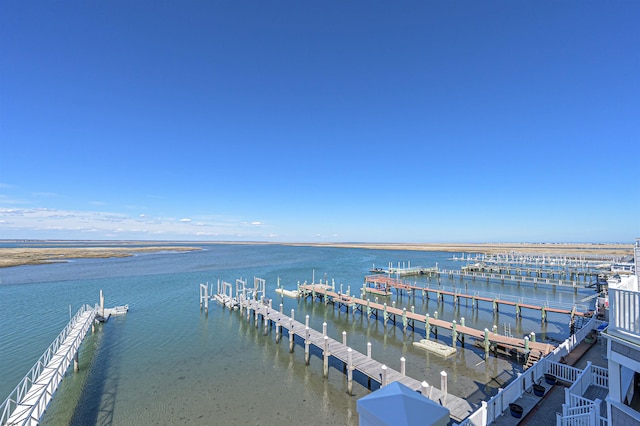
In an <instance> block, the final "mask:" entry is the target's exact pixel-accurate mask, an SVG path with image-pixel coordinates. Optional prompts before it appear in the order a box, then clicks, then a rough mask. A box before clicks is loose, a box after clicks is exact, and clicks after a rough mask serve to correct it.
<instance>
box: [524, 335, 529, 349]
mask: <svg viewBox="0 0 640 426" xmlns="http://www.w3.org/2000/svg"><path fill="white" fill-rule="evenodd" d="M524 351H525V352H527V353H528V352H529V337H528V336H524Z"/></svg>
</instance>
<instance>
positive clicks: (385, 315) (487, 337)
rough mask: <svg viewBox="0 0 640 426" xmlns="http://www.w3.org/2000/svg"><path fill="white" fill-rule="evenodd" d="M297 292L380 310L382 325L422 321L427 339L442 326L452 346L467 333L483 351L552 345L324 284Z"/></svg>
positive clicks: (537, 350)
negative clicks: (367, 298)
mask: <svg viewBox="0 0 640 426" xmlns="http://www.w3.org/2000/svg"><path fill="white" fill-rule="evenodd" d="M300 291H301V292H302V295H303V297H307V296H311V297H312V299H316V298H321V299H323V300H324V303H325V304H328V303H332V304H333V305H334V306H338V307H345V308H346V310H347V313H348V312H349V309H351V310H352V312H355V311H360V312H361V313H362V314H363V315H367V317H370V316H372V315H373V316H375V317H376V318H378V316H379V313H382V320H383V322H384V324H386V323H387V321H392V322H393V323H394V324H396V321H397V318H400V319H401V320H402V324H403V327H404V329H405V330H406V329H407V328H408V327H411V328H412V329H415V324H416V322H417V323H418V324H424V327H425V332H426V337H427V339H428V338H429V337H430V335H431V334H433V335H434V336H435V337H437V336H438V329H444V330H449V331H451V337H452V347H454V348H455V347H456V342H458V341H459V342H460V343H461V344H462V345H464V338H465V336H470V337H472V338H474V339H476V340H478V341H482V342H483V343H482V344H483V346H484V349H485V353H487V354H488V353H489V352H490V348H491V347H493V348H494V351H495V350H497V349H499V348H504V349H507V350H514V351H517V352H519V353H522V354H528V353H530V352H535V353H539V354H541V355H542V356H544V355H547V354H548V353H549V352H551V351H552V350H553V349H554V347H553V346H552V345H550V344H548V343H541V342H536V341H535V334H531V335H530V336H531V337H525V338H524V339H518V338H514V337H509V336H503V335H500V334H497V333H494V332H491V331H489V330H487V329H485V330H477V329H475V328H471V327H467V326H465V324H464V321H461V323H460V324H457V323H456V321H452V322H449V321H444V320H441V319H438V318H437V315H435V316H434V317H433V318H431V317H430V316H429V314H418V313H415V312H413V311H407V310H406V309H399V308H395V307H393V306H387V304H386V303H385V304H380V303H377V302H371V301H370V300H364V299H360V298H357V297H353V296H349V295H345V294H339V293H336V292H335V291H333V290H332V289H331V287H330V286H328V285H323V284H308V285H302V286H300Z"/></svg>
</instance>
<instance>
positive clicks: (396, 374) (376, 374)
mask: <svg viewBox="0 0 640 426" xmlns="http://www.w3.org/2000/svg"><path fill="white" fill-rule="evenodd" d="M244 310H246V314H244V313H243V311H244ZM252 312H253V315H254V321H255V325H256V327H258V326H259V323H260V321H259V318H258V317H259V316H262V322H263V324H264V327H265V334H266V333H267V332H268V328H269V326H270V325H271V326H273V325H275V327H276V341H279V339H280V336H281V335H282V333H281V331H280V330H281V329H285V330H287V331H288V334H289V350H290V351H291V352H293V348H294V345H295V336H296V335H298V336H300V337H301V338H302V339H303V340H304V346H305V362H306V363H307V364H308V363H309V354H310V346H311V345H313V346H315V347H317V348H318V349H320V350H321V351H322V354H323V355H322V356H323V372H324V375H325V377H326V376H327V375H328V365H329V364H328V361H329V357H334V358H336V359H338V360H340V361H341V362H342V363H343V365H344V367H345V368H344V370H345V372H346V374H347V376H348V381H349V393H351V382H352V374H353V371H359V372H360V373H362V374H363V375H365V376H366V377H368V379H369V380H373V381H376V382H378V383H380V385H381V386H385V385H386V384H388V383H391V382H395V381H397V382H400V383H402V384H404V385H406V386H408V387H409V388H411V389H413V390H415V391H420V392H421V393H422V394H423V395H425V396H427V397H428V398H430V399H432V400H433V401H436V402H439V403H440V404H442V405H443V406H444V407H446V408H448V409H449V412H450V416H451V418H452V419H454V420H455V421H457V422H460V421H462V420H463V419H465V418H466V417H468V416H469V414H471V413H472V412H473V411H474V407H473V406H472V405H471V404H470V403H469V402H467V401H466V400H464V399H462V398H459V397H457V396H455V395H451V394H448V393H447V392H446V389H444V390H443V389H438V388H435V387H434V386H429V385H428V384H427V383H426V382H420V381H418V380H416V379H414V378H411V377H409V376H407V375H406V374H404V359H401V360H400V362H401V371H397V370H394V369H392V368H389V367H388V366H386V365H383V364H382V363H380V362H378V361H376V360H374V359H372V358H371V356H370V352H369V354H368V355H364V354H362V353H360V352H358V351H355V350H353V349H352V348H350V347H348V346H347V345H346V344H345V342H339V341H337V340H335V339H333V338H331V337H329V336H327V335H326V329H324V330H323V332H322V333H321V332H319V331H316V330H314V329H312V328H309V326H308V324H302V323H300V322H299V321H296V320H295V319H294V318H292V317H290V316H287V315H285V314H284V313H282V312H280V311H278V310H274V309H272V308H271V306H270V305H269V304H265V303H264V302H259V301H255V300H252V299H245V298H244V297H240V314H241V315H246V318H247V321H250V320H251V313H252ZM292 316H293V312H292ZM344 336H345V335H343V338H345V339H346V337H344ZM444 377H445V379H444V380H445V381H444V383H445V386H446V373H445V375H444Z"/></svg>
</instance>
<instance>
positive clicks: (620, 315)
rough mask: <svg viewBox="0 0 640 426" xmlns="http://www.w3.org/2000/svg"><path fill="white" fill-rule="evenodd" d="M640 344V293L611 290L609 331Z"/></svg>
mask: <svg viewBox="0 0 640 426" xmlns="http://www.w3.org/2000/svg"><path fill="white" fill-rule="evenodd" d="M608 332H609V333H610V334H612V335H618V336H619V337H621V338H623V339H626V340H632V341H634V342H635V343H637V344H640V292H637V291H629V290H623V289H619V288H618V289H614V288H610V289H609V330H608Z"/></svg>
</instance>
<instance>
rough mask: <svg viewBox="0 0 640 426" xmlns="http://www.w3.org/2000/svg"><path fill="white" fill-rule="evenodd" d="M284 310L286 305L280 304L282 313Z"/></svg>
mask: <svg viewBox="0 0 640 426" xmlns="http://www.w3.org/2000/svg"><path fill="white" fill-rule="evenodd" d="M283 310H284V305H283V304H282V303H281V304H280V313H283Z"/></svg>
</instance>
